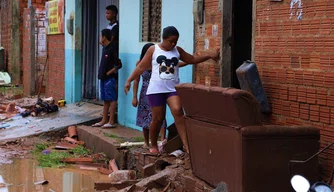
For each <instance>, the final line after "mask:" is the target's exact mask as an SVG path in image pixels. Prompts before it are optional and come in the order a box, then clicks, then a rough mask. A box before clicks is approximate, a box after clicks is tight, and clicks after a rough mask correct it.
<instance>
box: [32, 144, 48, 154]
mask: <svg viewBox="0 0 334 192" xmlns="http://www.w3.org/2000/svg"><path fill="white" fill-rule="evenodd" d="M48 147H49V144H48V143H37V144H35V146H34V149H33V151H32V153H33V154H39V153H41V152H42V151H43V150H45V149H47V148H48Z"/></svg>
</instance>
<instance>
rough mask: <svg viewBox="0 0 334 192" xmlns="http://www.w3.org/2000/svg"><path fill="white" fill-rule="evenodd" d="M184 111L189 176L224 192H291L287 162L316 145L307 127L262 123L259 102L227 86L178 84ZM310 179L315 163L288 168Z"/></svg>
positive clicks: (314, 135)
mask: <svg viewBox="0 0 334 192" xmlns="http://www.w3.org/2000/svg"><path fill="white" fill-rule="evenodd" d="M176 90H177V92H178V94H179V96H180V98H181V102H182V105H183V107H184V110H185V113H186V130H187V136H188V142H189V148H190V159H191V164H192V169H193V172H194V174H195V175H197V176H198V177H199V178H201V179H203V180H205V181H206V182H208V183H209V184H211V185H213V186H217V184H218V183H220V182H221V181H223V182H225V183H227V185H228V189H229V192H262V191H263V192H264V191H266V192H268V191H271V192H275V191H277V192H282V191H292V188H291V187H290V178H291V175H290V174H289V168H288V163H289V161H290V160H292V159H297V160H304V159H307V158H308V157H310V156H311V155H313V154H314V153H316V152H317V151H318V149H319V130H318V129H316V128H313V127H305V126H304V127H287V126H276V125H272V126H263V125H262V123H261V112H260V105H259V103H258V102H257V100H256V99H255V97H253V96H252V95H251V94H250V93H248V92H246V91H242V90H239V89H233V88H221V87H206V86H203V85H196V84H180V85H178V86H177V87H176ZM294 173H298V174H303V175H305V176H306V177H307V178H308V179H310V180H311V181H315V180H317V179H318V161H317V159H314V160H313V161H311V162H309V163H308V164H306V165H298V166H294V167H293V173H292V174H294Z"/></svg>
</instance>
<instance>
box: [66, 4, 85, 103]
mask: <svg viewBox="0 0 334 192" xmlns="http://www.w3.org/2000/svg"><path fill="white" fill-rule="evenodd" d="M65 3H66V6H65V7H66V12H65V100H66V102H67V103H73V102H77V101H80V99H81V97H82V57H81V56H82V55H81V54H82V52H81V41H82V40H81V29H82V1H81V0H72V1H65ZM71 17H72V18H74V25H73V31H74V34H73V35H71V34H69V33H68V31H67V28H66V26H67V22H68V19H69V18H71Z"/></svg>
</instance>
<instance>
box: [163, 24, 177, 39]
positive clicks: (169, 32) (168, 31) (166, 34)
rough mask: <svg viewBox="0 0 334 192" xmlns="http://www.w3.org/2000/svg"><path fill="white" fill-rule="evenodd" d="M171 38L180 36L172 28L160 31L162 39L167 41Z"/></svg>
mask: <svg viewBox="0 0 334 192" xmlns="http://www.w3.org/2000/svg"><path fill="white" fill-rule="evenodd" d="M171 36H178V37H179V36H180V35H179V31H178V30H177V29H176V28H175V27H174V26H168V27H165V28H164V29H163V31H162V38H163V39H167V38H168V37H171Z"/></svg>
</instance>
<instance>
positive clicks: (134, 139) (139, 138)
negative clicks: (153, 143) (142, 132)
mask: <svg viewBox="0 0 334 192" xmlns="http://www.w3.org/2000/svg"><path fill="white" fill-rule="evenodd" d="M131 140H133V141H134V142H144V141H145V138H144V137H142V136H141V137H133V138H132V139H131Z"/></svg>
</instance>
